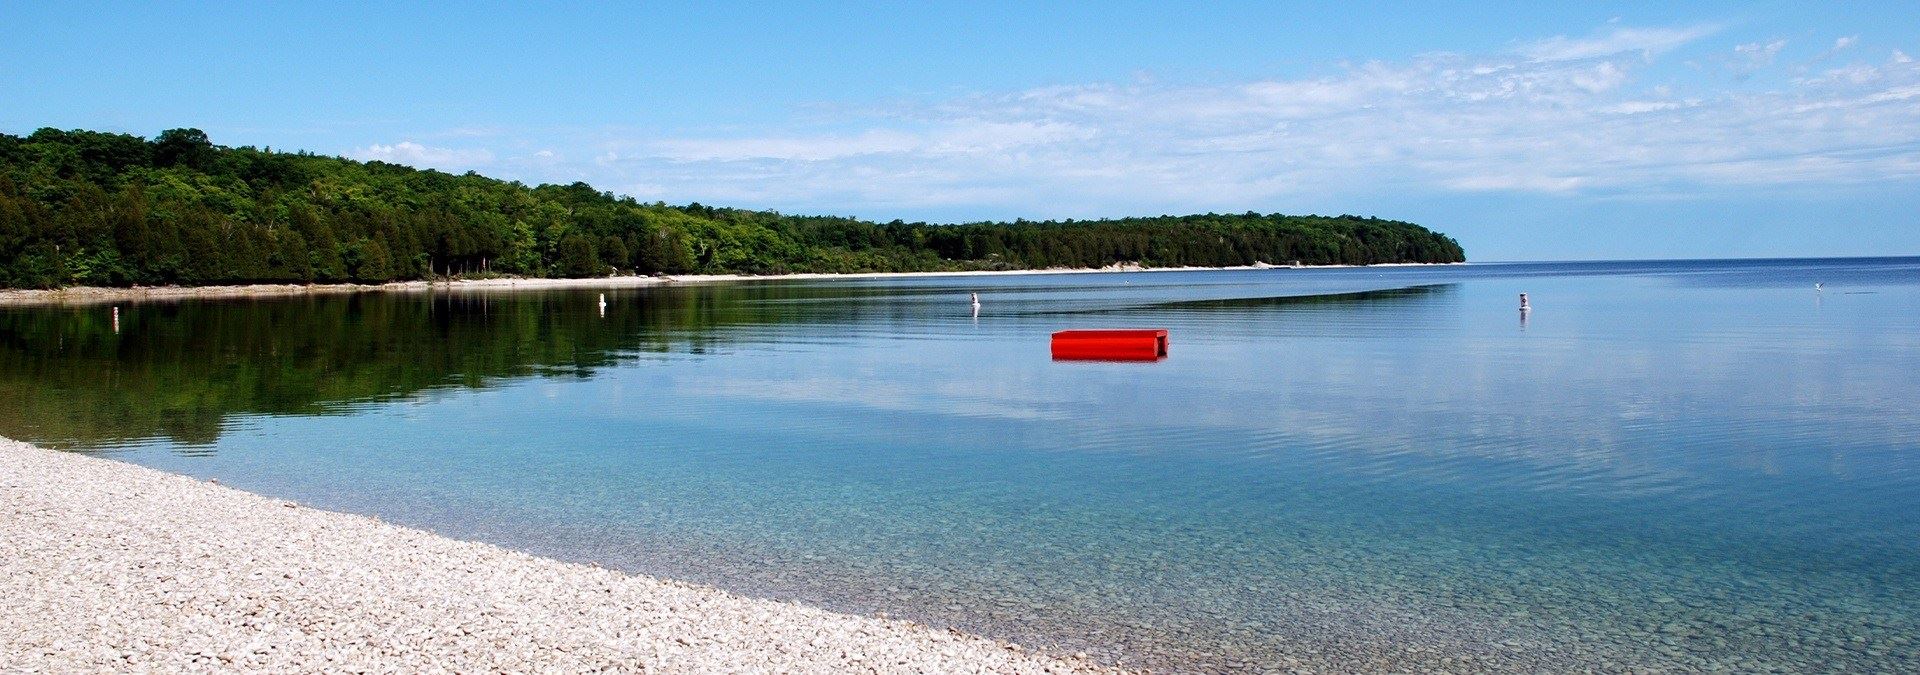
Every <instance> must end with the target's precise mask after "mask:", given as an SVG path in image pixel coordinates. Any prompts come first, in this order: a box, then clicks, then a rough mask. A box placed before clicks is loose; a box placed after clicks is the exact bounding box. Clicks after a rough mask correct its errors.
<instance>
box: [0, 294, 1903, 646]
mask: <svg viewBox="0 0 1920 675" xmlns="http://www.w3.org/2000/svg"><path fill="white" fill-rule="evenodd" d="M1816 282H1819V283H1822V284H1824V286H1825V291H1824V292H1818V293H1817V292H1815V290H1814V284H1815V283H1816ZM973 291H977V292H979V293H980V294H981V296H982V300H983V302H984V303H985V307H984V309H983V311H982V313H981V315H980V316H979V317H978V318H977V319H975V318H972V317H970V316H969V314H968V307H967V301H966V297H967V293H968V292H973ZM1523 291H1524V292H1527V293H1529V294H1531V296H1532V299H1533V302H1534V305H1535V306H1536V309H1535V310H1534V311H1533V312H1532V314H1531V315H1530V316H1526V317H1522V316H1520V315H1519V314H1518V313H1517V312H1516V311H1515V309H1514V308H1515V305H1516V295H1517V294H1518V293H1520V292H1523ZM597 293H598V292H597V291H583V292H552V293H520V294H509V293H491V294H483V293H459V294H445V293H442V294H435V295H426V294H421V295H369V296H360V297H352V298H320V299H291V300H273V301H250V302H205V303H177V304H144V305H125V306H123V308H122V312H121V326H120V330H119V332H118V333H115V332H114V330H113V327H112V325H111V322H110V320H109V318H108V317H109V315H108V310H107V309H106V308H105V307H92V308H32V309H23V308H0V401H4V402H5V405H4V406H0V408H3V409H0V435H6V436H11V437H14V438H20V439H23V440H30V441H34V442H37V443H41V444H45V445H49V446H54V447H61V448H69V449H73V450H76V451H84V452H94V453H101V454H107V455H111V456H113V457H117V458H120V459H124V460H128V461H132V462H136V463H140V464H145V465H149V466H154V467H158V468H161V469H165V470H168V471H175V472H180V473H186V474H191V475H195V476H202V477H218V478H219V479H220V481H221V482H222V483H224V484H228V485H233V486H237V487H240V488H243V489H247V490H252V491H256V492H262V493H266V494H272V495H277V496H282V497H286V498H290V499H295V500H298V501H301V502H304V503H307V504H311V505H314V506H318V507H321V508H328V509H336V510H345V511H354V512H361V513H370V514H376V515H379V516H380V517H382V518H385V519H387V520H390V521H395V522H400V523H405V524H411V525H416V526H422V527H426V528H430V529H433V530H436V531H439V532H443V533H446V534H448V535H451V536H455V537H461V538H472V539H481V540H486V541H491V542H496V543H500V544H503V545H507V546H511V547H516V548H521V549H525V550H530V551H534V552H538V553H542V554H546V555H552V556H556V557H560V558H565V559H571V560H582V561H596V562H599V563H601V564H604V565H608V566H614V567H620V568H624V569H629V570H634V571H639V572H646V573H653V574H659V575H664V576H669V577H675V578H683V579H689V580H695V581H701V582H707V583H712V584H716V585H719V586H723V587H726V588H730V589H736V590H740V591H743V592H746V593H751V594H756V595H763V596H772V597H779V598H791V599H799V600H803V601H806V602H809V603H814V604H820V605H824V606H828V607H832V608H836V609H842V610H848V611H857V612H866V613H874V612H886V613H889V614H892V615H896V616H907V617H912V618H915V619H919V620H922V621H926V622H928V623H932V624H935V625H941V626H954V627H959V628H963V629H966V630H972V631H977V632H983V633H987V634H990V635H995V636H1000V637H1007V638H1012V639H1017V640H1019V641H1021V642H1023V643H1026V644H1029V645H1035V646H1042V647H1048V648H1052V649H1057V650H1062V651H1068V652H1071V651H1079V650H1085V651H1088V652H1091V653H1094V654H1096V655H1098V656H1101V657H1102V658H1106V659H1108V660H1112V661H1118V662H1123V663H1132V664H1149V665H1157V666H1163V667H1173V668H1176V669H1196V670H1225V669H1233V668H1240V667H1265V666H1274V665H1288V664H1296V663H1298V664H1305V665H1310V666H1331V667H1333V668H1335V669H1343V670H1373V669H1381V668H1406V667H1428V666H1431V667H1447V668H1451V669H1454V670H1462V669H1465V670H1472V669H1477V668H1496V669H1535V670H1559V669H1564V668H1570V667H1576V666H1584V667H1595V668H1602V669H1632V668H1638V667H1654V668H1669V669H1673V668H1677V669H1687V670H1692V669H1705V668H1710V667H1716V666H1717V667H1723V668H1728V669H1737V670H1743V671H1757V670H1768V669H1778V670H1791V671H1808V670H1837V671H1881V672H1892V671H1913V670H1915V669H1916V668H1920V259H1917V258H1904V259H1873V260H1799V261H1738V262H1648V263H1581V264H1488V265H1471V266H1453V267H1445V268H1363V269H1330V270H1270V271H1246V272H1203V273H1131V274H1099V275H1056V276H1016V277H975V278H934V279H913V280H858V281H855V280H849V281H830V282H780V283H757V284H736V285H716V286H702V287H683V288H663V289H645V290H623V291H612V292H608V293H607V299H608V300H609V302H610V305H609V306H608V307H607V308H606V309H605V313H604V316H603V315H602V313H601V310H600V309H599V307H598V306H597V303H596V297H597ZM1076 327H1165V328H1168V329H1170V330H1171V335H1172V349H1171V355H1170V357H1169V358H1168V359H1166V360H1164V361H1160V362H1156V363H1133V364H1126V363H1068V362H1054V361H1052V360H1050V358H1049V356H1048V350H1047V334H1048V333H1049V332H1051V331H1053V330H1058V329H1062V328H1076Z"/></svg>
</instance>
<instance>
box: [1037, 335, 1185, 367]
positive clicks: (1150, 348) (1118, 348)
mask: <svg viewBox="0 0 1920 675" xmlns="http://www.w3.org/2000/svg"><path fill="white" fill-rule="evenodd" d="M1166 357H1167V329H1165V328H1136V329H1116V330H1063V331H1060V332H1057V333H1054V334H1053V358H1055V359H1059V360H1072V361H1157V360H1160V359H1164V358H1166Z"/></svg>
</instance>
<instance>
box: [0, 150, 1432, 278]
mask: <svg viewBox="0 0 1920 675" xmlns="http://www.w3.org/2000/svg"><path fill="white" fill-rule="evenodd" d="M1464 259H1465V255H1464V253H1463V252H1462V251H1461V248H1460V245H1459V244H1458V243H1457V242H1455V241H1454V240H1452V239H1451V238H1448V237H1447V236H1445V235H1442V234H1439V233H1436V232H1432V231H1429V230H1427V229H1426V228H1423V227H1420V226H1418V225H1413V224H1411V223H1404V222H1398V221H1391V220H1380V219H1378V218H1363V217H1357V216H1345V215H1343V216H1338V217H1327V216H1285V215H1279V214H1268V215H1263V214H1258V213H1251V212H1249V213H1245V214H1225V215H1223V214H1206V215H1194V216H1159V217H1150V218H1123V219H1118V220H1082V221H1075V220H1068V221H1060V222H1056V221H1045V222H1034V221H1025V220H1022V221H1017V222H1013V223H969V224H962V225H935V224H927V223H906V222H901V221H898V220H895V221H893V222H890V223H875V222H870V221H864V220H859V219H855V218H841V217H831V216H795V215H788V214H783V213H777V212H772V211H749V210H742V209H729V208H716V207H711V206H704V205H701V204H697V203H696V204H688V205H686V206H669V205H667V204H663V203H658V202H656V203H642V202H638V201H635V200H634V199H632V198H628V197H619V196H615V195H613V194H611V193H606V192H600V191H597V190H595V189H594V188H592V187H591V186H588V185H586V184H584V183H574V184H572V185H540V186H537V187H528V186H526V185H524V184H521V183H518V182H509V181H501V180H495V179H491V178H487V177H484V176H480V175H477V174H474V173H467V174H465V175H458V176H456V175H452V174H447V173H443V172H440V171H433V170H425V171H423V170H418V169H413V168H410V167H405V166H399V165H395V164H387V163H384V162H357V161H352V160H348V159H342V158H338V157H325V156H320V155H314V154H310V153H288V152H275V151H273V150H272V149H270V148H269V149H256V148H251V147H238V148H228V147H222V146H218V145H214V144H213V143H212V142H211V141H210V140H209V139H208V138H207V135H206V134H205V133H203V132H201V131H199V130H195V129H173V130H169V131H166V132H164V133H161V134H160V135H159V137H157V138H155V139H153V140H148V139H145V138H141V137H139V136H132V135H127V134H114V133H104V132H94V131H79V130H76V131H61V130H58V129H41V130H39V131H36V132H34V133H33V134H31V135H29V136H25V137H21V136H13V135H8V134H0V287H15V288H48V287H60V286H69V285H93V286H125V285H135V284H140V285H157V284H184V285H194V284H214V283H249V282H295V283H303V282H342V281H354V282H363V283H371V282H384V281H392V280H399V279H423V278H433V277H446V276H462V277H474V276H486V275H522V276H570V277H579V276H600V275H606V274H613V273H639V274H652V273H670V274H673V273H742V274H779V273H786V272H912V271H937V270H970V269H1039V268H1048V267H1101V266H1105V265H1108V264H1112V263H1115V262H1137V263H1141V264H1144V265H1147V266H1160V267H1165V266H1182V265H1203V266H1225V265H1250V264H1253V263H1255V262H1268V263H1280V264H1284V263H1290V262H1293V261H1301V262H1304V263H1307V264H1324V263H1344V264H1368V263H1385V262H1458V261H1461V260H1464Z"/></svg>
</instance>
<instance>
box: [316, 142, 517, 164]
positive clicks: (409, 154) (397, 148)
mask: <svg viewBox="0 0 1920 675" xmlns="http://www.w3.org/2000/svg"><path fill="white" fill-rule="evenodd" d="M348 155H349V156H350V157H353V158H354V159H360V160H368V161H374V160H378V161H382V162H391V163H394V164H405V165H408V166H415V167H430V168H435V169H440V170H443V171H452V172H461V171H468V170H471V169H474V168H477V167H480V166H484V165H487V164H490V163H492V162H493V152H492V151H490V150H485V149H455V148H436V147H431V146H426V145H421V144H419V143H415V142H413V141H401V142H399V143H394V144H392V145H380V144H377V143H376V144H373V145H369V146H367V147H364V148H358V149H355V150H354V151H353V152H351V153H348Z"/></svg>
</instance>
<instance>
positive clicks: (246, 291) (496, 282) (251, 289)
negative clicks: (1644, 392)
mask: <svg viewBox="0 0 1920 675" xmlns="http://www.w3.org/2000/svg"><path fill="white" fill-rule="evenodd" d="M1464 264H1466V263H1378V264H1373V265H1302V266H1300V267H1297V268H1296V267H1292V266H1288V265H1241V266H1234V267H1142V266H1139V265H1109V266H1107V267H1080V268H1049V269H1036V270H967V271H951V272H851V273H831V272H801V273H794V274H769V275H750V274H682V275H670V276H658V277H650V276H636V275H627V276H612V277H586V278H578V279H567V278H541V277H529V278H501V279H455V280H451V281H396V282H392V283H385V284H352V283H346V284H237V285H226V286H135V287H130V288H120V287H102V286H73V287H69V288H58V289H0V306H9V305H11V306H21V305H96V304H104V303H112V302H147V301H170V300H198V299H243V298H283V297H294V296H301V295H345V294H353V293H380V292H385V293H422V292H432V291H501V290H511V291H521V290H547V289H561V288H606V289H616V288H646V287H652V286H669V285H678V284H709V283H726V282H738V281H787V280H797V279H896V278H913V277H971V276H1022V275H1037V274H1125V273H1135V272H1224V271H1243V270H1281V269H1331V268H1345V267H1425V266H1429V265H1434V266H1441V265H1464Z"/></svg>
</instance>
